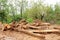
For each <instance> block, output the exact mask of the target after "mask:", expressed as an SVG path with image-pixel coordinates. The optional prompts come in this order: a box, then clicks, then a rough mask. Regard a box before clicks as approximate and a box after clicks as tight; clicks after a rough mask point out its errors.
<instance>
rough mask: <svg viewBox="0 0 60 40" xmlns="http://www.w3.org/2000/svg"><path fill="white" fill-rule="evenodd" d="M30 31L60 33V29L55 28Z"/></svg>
mask: <svg viewBox="0 0 60 40" xmlns="http://www.w3.org/2000/svg"><path fill="white" fill-rule="evenodd" d="M32 32H34V33H60V30H55V29H51V30H32Z"/></svg>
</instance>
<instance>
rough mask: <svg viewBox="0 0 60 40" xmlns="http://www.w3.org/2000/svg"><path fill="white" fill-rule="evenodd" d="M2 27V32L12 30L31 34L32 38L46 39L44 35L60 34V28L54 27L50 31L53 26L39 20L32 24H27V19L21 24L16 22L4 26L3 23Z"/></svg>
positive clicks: (21, 21) (0, 24)
mask: <svg viewBox="0 0 60 40" xmlns="http://www.w3.org/2000/svg"><path fill="white" fill-rule="evenodd" d="M0 26H1V27H2V31H4V30H11V29H12V30H15V31H18V32H23V33H26V34H29V35H31V36H35V37H42V38H44V37H45V36H44V34H47V33H60V30H59V29H60V28H57V27H54V28H53V29H50V27H51V26H52V25H51V24H50V23H46V22H42V21H40V20H38V19H37V20H35V21H34V22H33V23H31V24H30V23H28V22H26V20H25V19H22V20H20V21H19V22H16V21H14V22H12V23H10V24H3V25H2V23H0ZM42 34H43V35H42Z"/></svg>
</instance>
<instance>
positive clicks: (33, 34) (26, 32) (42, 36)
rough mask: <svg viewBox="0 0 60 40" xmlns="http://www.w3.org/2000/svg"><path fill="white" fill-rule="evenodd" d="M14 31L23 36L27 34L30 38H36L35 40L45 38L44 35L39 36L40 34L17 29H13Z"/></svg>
mask: <svg viewBox="0 0 60 40" xmlns="http://www.w3.org/2000/svg"><path fill="white" fill-rule="evenodd" d="M14 30H15V31H18V32H22V33H25V34H28V35H30V36H34V37H37V38H45V35H41V34H35V33H33V32H31V31H27V30H23V29H22V30H18V29H14Z"/></svg>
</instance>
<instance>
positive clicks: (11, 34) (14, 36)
mask: <svg viewBox="0 0 60 40" xmlns="http://www.w3.org/2000/svg"><path fill="white" fill-rule="evenodd" d="M49 27H50V28H54V27H59V26H57V25H52V26H49ZM41 35H44V36H45V38H41V37H39V38H38V37H34V36H31V35H28V34H26V33H23V32H18V31H14V30H7V31H0V40H60V33H46V34H41Z"/></svg>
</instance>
